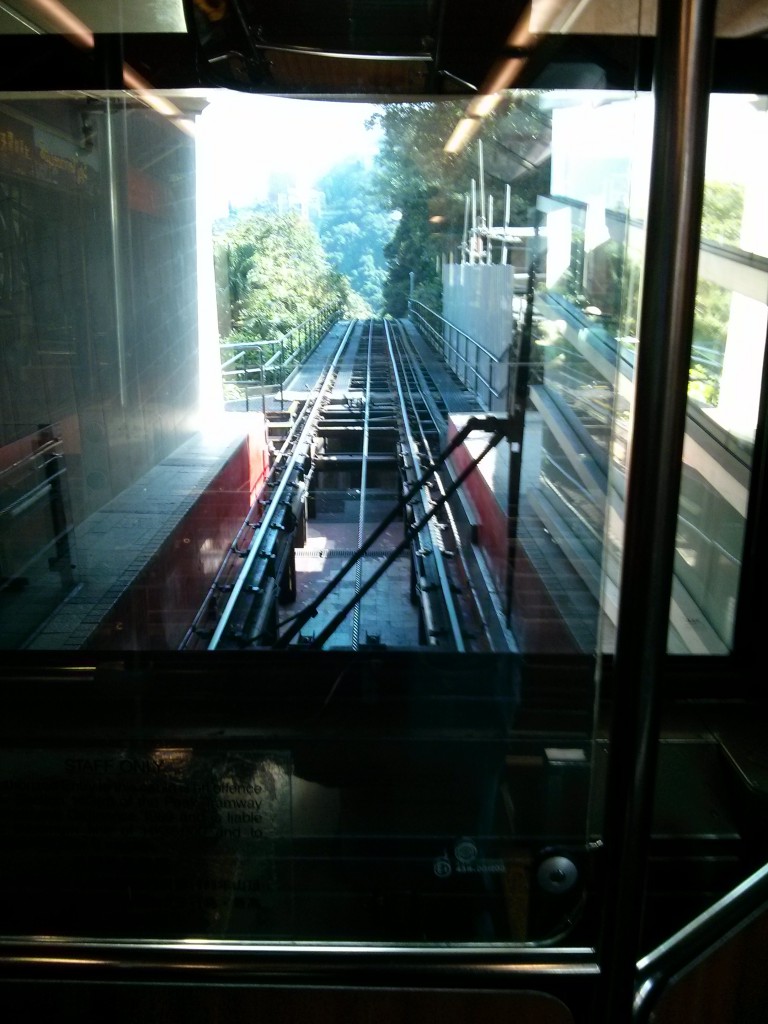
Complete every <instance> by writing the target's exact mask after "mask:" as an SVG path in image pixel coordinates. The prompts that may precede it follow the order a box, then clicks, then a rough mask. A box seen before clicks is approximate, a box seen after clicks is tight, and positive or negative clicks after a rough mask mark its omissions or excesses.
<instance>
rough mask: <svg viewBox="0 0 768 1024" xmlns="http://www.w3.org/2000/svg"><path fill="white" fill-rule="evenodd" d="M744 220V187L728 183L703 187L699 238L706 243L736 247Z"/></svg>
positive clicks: (710, 182)
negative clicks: (702, 208)
mask: <svg viewBox="0 0 768 1024" xmlns="http://www.w3.org/2000/svg"><path fill="white" fill-rule="evenodd" d="M743 219H744V186H743V185H737V184H735V183H734V182H730V181H708V182H706V183H705V185H704V210H703V213H702V218H701V237H702V238H703V239H706V241H708V242H719V243H720V244H722V245H738V244H739V238H740V236H741V224H742V220H743Z"/></svg>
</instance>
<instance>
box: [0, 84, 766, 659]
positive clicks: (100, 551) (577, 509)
mask: <svg viewBox="0 0 768 1024" xmlns="http://www.w3.org/2000/svg"><path fill="white" fill-rule="evenodd" d="M465 107H466V104H465V103H464V102H463V101H461V100H459V99H456V98H454V99H449V100H442V101H439V102H438V101H432V102H422V103H406V102H397V101H396V102H390V103H379V104H372V103H366V104H361V103H350V102H346V103H339V102H337V103H332V102H323V101H319V100H291V99H287V98H277V97H275V98H270V97H266V96H248V95H244V94H235V93H228V92H226V91H218V92H209V93H208V94H205V95H203V94H201V93H194V94H185V93H179V92H176V93H174V94H173V95H161V94H155V93H151V92H149V93H148V92H146V91H142V90H139V91H138V92H136V93H134V94H132V95H130V96H125V97H122V98H114V97H110V96H109V95H106V94H98V93H91V94H89V95H87V96H85V97H77V98H72V97H70V96H65V95H61V96H59V97H57V98H52V97H48V96H46V97H45V98H35V97H34V96H33V95H31V96H25V97H24V98H23V99H18V98H11V97H7V98H5V99H4V100H3V102H2V107H1V108H0V127H1V128H2V139H3V146H2V153H1V154H0V158H1V160H2V163H1V164H0V170H2V231H3V241H2V258H3V266H4V275H3V279H2V288H3V306H4V324H5V326H4V331H5V336H6V339H7V341H6V344H5V345H4V348H3V352H2V357H1V358H2V359H3V364H4V372H3V385H2V386H3V389H4V391H3V410H4V415H3V424H4V427H3V429H4V438H3V446H2V450H3V464H2V477H1V478H0V479H1V480H2V488H3V501H2V517H1V518H0V558H1V559H2V576H3V579H2V590H0V601H2V605H3V615H2V622H3V626H2V643H3V646H4V647H6V648H7V649H19V648H21V649H26V648H29V649H37V650H39V649H42V650H51V649H54V650H55V649H70V650H71V649H80V648H83V649H94V650H98V649H111V650H120V649H138V650H142V649H149V650H154V649H166V650H177V649H180V648H181V649H195V650H199V649H206V648H207V647H209V646H213V647H219V646H225V645H231V646H232V647H234V648H236V649H247V648H248V647H253V648H258V647H273V646H275V645H277V646H281V645H282V646H287V644H288V643H290V644H292V645H298V644H307V645H309V646H313V645H316V646H322V647H325V648H326V649H328V648H329V647H345V648H346V647H350V646H353V647H355V648H356V647H357V646H375V645H381V646H384V647H394V648H399V649H400V648H406V649H407V648H412V649H427V650H429V649H434V650H445V649H451V650H459V651H461V650H467V651H473V650H474V651H499V650H507V651H509V650H512V651H522V652H534V653H535V652H540V651H549V652H551V651H559V652H562V653H568V652H582V653H585V652H587V653H588V652H592V651H594V650H596V649H598V648H600V649H602V650H606V651H610V650H611V645H612V634H613V628H614V620H615V593H616V590H617V587H618V584H619V578H618V566H619V564H620V558H621V522H622V511H621V507H622V498H621V495H622V493H623V478H624V474H625V472H626V452H627V444H628V433H627V432H628V428H629V423H630V416H631V394H632V367H633V362H634V358H635V350H636V347H637V340H636V339H637V335H638V331H639V328H638V324H637V315H638V295H639V289H640V285H641V280H640V278H641V258H642V247H643V232H644V227H643V225H644V215H645V211H644V202H645V199H644V197H645V194H646V189H647V169H648V140H649V137H650V136H649V132H650V126H651V123H652V105H651V103H650V98H649V97H648V95H647V94H637V95H635V94H632V93H621V92H614V93H610V92H587V93H585V92H584V91H580V92H572V93H568V92H547V93H543V92H534V91H528V92H520V93H513V92H510V93H508V94H506V96H505V97H504V99H503V102H502V103H501V104H500V105H499V107H498V109H496V110H495V111H494V112H493V113H492V114H491V115H490V116H489V117H488V118H487V119H485V121H483V122H480V123H481V125H482V130H481V131H480V132H479V133H478V134H477V135H476V136H474V137H472V138H470V139H468V140H466V141H463V142H462V141H461V140H460V141H459V143H458V146H457V145H456V139H457V137H458V136H457V129H458V127H459V126H460V125H461V124H462V119H463V115H464V113H465ZM764 117H765V113H764V111H763V110H762V109H761V105H760V104H759V103H755V102H754V101H752V100H751V99H750V98H747V97H743V96H732V97H718V98H717V102H713V106H712V130H711V139H712V142H711V158H710V167H711V171H710V172H709V175H708V186H707V204H706V207H705V220H704V227H703V241H702V255H701V284H700V288H699V299H698V304H697V321H696V338H695V342H694V351H693V358H692V368H691V384H690V391H689V400H690V409H689V416H688V424H689V431H688V437H687V442H686V455H685V470H684V480H683V491H682V496H681V507H680V533H679V538H678V559H677V567H676V578H675V595H674V599H673V609H672V618H671V627H670V649H671V650H672V651H675V652H686V653H724V652H726V651H727V650H728V649H729V647H730V644H731V630H732V623H733V617H734V608H735V600H736V592H737V588H738V582H739V565H740V560H741V545H742V543H743V531H744V522H745V514H746V502H747V495H748V486H749V462H750V457H751V446H752V439H753V435H754V427H755V422H756V410H757V400H758V397H759V394H758V391H757V382H759V379H760V368H761V362H762V352H763V340H764V335H765V320H766V307H765V303H764V301H762V300H761V299H760V295H762V294H764V287H763V284H764V282H762V278H761V275H763V276H764V275H765V270H764V268H763V266H762V263H763V262H764V261H765V259H766V257H765V256H763V254H762V249H761V246H762V243H761V242H760V237H761V236H760V232H759V229H756V228H755V227H754V225H757V224H759V223H760V220H759V218H757V217H756V216H755V215H754V214H753V213H752V212H751V211H752V205H753V204H754V202H756V201H758V200H756V199H755V198H754V196H755V194H756V193H758V192H759V187H757V186H756V185H755V184H754V183H755V182H759V181H760V180H761V175H762V171H763V163H762V162H761V158H760V157H759V154H757V153H756V154H755V159H753V160H740V161H739V165H738V166H739V167H742V168H751V169H752V170H753V171H754V176H753V178H751V179H750V180H749V181H745V180H742V179H737V178H736V177H733V174H735V173H736V172H734V171H733V167H732V164H729V165H728V166H727V167H726V162H727V161H726V156H727V154H728V153H729V152H730V151H731V150H730V149H729V146H728V137H729V136H728V135H727V130H728V127H729V126H730V125H732V124H733V123H734V119H735V118H742V119H743V120H744V128H743V132H742V135H743V138H745V139H747V140H749V139H754V140H758V139H760V138H761V137H762V132H761V129H760V125H761V123H762V119H764ZM246 123H248V124H251V125H253V126H256V130H251V131H248V132H246V131H243V128H242V126H243V125H244V124H246ZM724 133H726V134H724ZM329 137H331V138H338V139H339V140H345V146H340V147H339V148H338V151H336V150H334V151H329V150H328V149H327V147H325V146H323V145H322V142H323V140H324V139H327V138H329ZM416 140H418V146H416V144H415V143H416ZM446 148H447V150H448V152H446ZM312 168H314V170H313V171H312ZM728 174H731V175H732V176H731V177H730V178H729V177H728ZM195 252H197V259H195ZM745 261H748V264H749V272H748V273H746V272H745V273H741V274H738V275H737V276H736V277H734V273H733V269H734V268H737V267H742V266H744V265H745ZM761 261H762V262H761ZM414 268H415V269H414ZM532 274H533V277H532V276H531V275H532ZM531 281H533V283H534V290H533V293H532V294H533V299H532V306H531V308H530V310H529V308H528V301H529V300H528V289H529V284H530V283H531ZM734 281H736V283H735V284H734ZM761 282H762V283H761ZM744 289H746V290H747V291H748V292H749V294H746V292H745V290H744ZM484 296H485V297H484ZM529 312H530V314H531V315H530V317H529V318H528V313H529ZM527 318H528V319H527ZM348 327H349V328H350V330H351V332H352V333H351V334H350V337H349V339H348V341H346V342H345V346H346V348H345V352H344V354H343V355H342V356H340V359H341V362H340V363H339V365H338V366H335V367H334V372H335V373H336V374H337V375H338V380H337V381H336V382H335V383H334V382H331V383H330V384H329V385H328V387H329V390H327V392H326V393H324V397H323V402H324V403H326V408H324V410H323V413H322V417H321V418H320V419H317V417H315V420H314V421H313V422H312V425H311V426H310V427H308V428H306V430H305V428H304V424H303V422H302V417H306V418H307V420H308V419H309V418H310V414H312V409H311V406H312V404H313V402H314V400H315V396H316V393H317V389H318V388H320V387H321V386H323V385H322V381H323V380H324V379H325V378H323V377H322V373H323V371H324V370H325V369H327V367H328V365H329V363H330V361H331V359H332V358H333V352H334V351H335V349H334V345H336V344H338V343H340V342H341V340H342V337H343V334H344V331H345V330H346V329H347V328H348ZM321 340H322V344H319V345H318V343H319V342H320V341H321ZM316 346H317V347H316ZM526 347H527V351H528V359H527V360H526V359H523V360H521V359H520V353H521V352H524V351H525V350H526ZM390 354H391V355H393V356H395V357H396V360H397V361H396V362H395V363H394V364H393V365H391V366H389V367H386V366H384V364H383V363H382V360H383V359H385V358H387V359H388V358H389V355H390ZM510 355H511V358H510ZM366 359H370V361H369V362H366ZM366 375H367V376H366ZM521 379H522V386H523V387H524V388H525V389H526V395H527V400H526V402H525V403H524V406H525V408H524V419H523V420H522V422H521V424H520V426H519V429H520V431H521V435H520V439H519V441H518V440H515V439H510V437H509V436H505V437H503V438H501V439H500V440H498V439H497V440H498V444H496V445H495V446H494V447H493V448H492V449H491V450H490V451H489V452H488V454H487V455H486V456H485V458H484V460H483V461H481V462H480V463H479V466H478V469H477V470H476V471H475V472H474V473H472V474H471V475H470V476H469V477H468V478H467V480H466V483H465V484H464V486H463V487H462V489H461V493H460V496H459V497H458V498H456V499H454V501H453V502H452V503H450V504H447V505H446V509H445V511H439V512H438V513H434V515H433V518H430V519H427V517H428V515H429V513H430V510H431V508H432V506H433V504H434V502H435V497H436V495H437V497H438V498H439V497H440V494H442V492H444V491H445V490H446V489H448V488H450V487H451V485H452V483H453V481H454V480H455V479H456V477H457V476H458V474H459V473H460V472H461V470H462V469H463V468H465V467H466V465H467V463H468V462H469V461H470V460H471V459H472V458H474V457H475V456H476V455H477V453H478V451H479V450H480V449H481V448H482V447H483V446H484V442H483V438H484V437H485V441H488V440H489V439H490V440H491V441H493V440H494V438H493V436H492V435H491V434H489V433H488V432H486V434H485V435H484V434H483V431H482V430H478V431H477V432H476V433H474V434H472V435H470V438H469V440H468V441H467V442H466V444H463V445H461V446H460V447H459V448H458V449H457V450H456V452H455V453H454V454H453V455H452V457H451V458H449V459H447V460H446V464H445V467H444V468H443V469H442V472H441V473H438V474H437V475H436V477H435V479H434V480H431V481H428V482H427V483H426V484H425V485H424V487H423V489H422V490H419V489H418V488H416V490H415V491H414V494H412V495H411V496H410V498H409V501H408V503H401V506H400V507H399V509H398V502H399V501H401V500H402V497H403V493H404V492H406V491H408V490H409V488H412V487H413V484H414V481H416V480H417V479H418V478H419V477H420V476H422V475H423V474H424V473H425V471H426V467H427V465H428V464H430V463H431V462H434V461H435V460H438V459H439V457H440V453H441V452H442V450H443V449H444V448H445V447H446V445H448V444H449V443H450V442H451V439H452V438H453V437H455V435H456V433H457V432H458V431H459V430H460V429H461V428H462V426H463V424H465V423H466V422H467V417H468V416H470V415H475V416H479V417H483V416H485V417H488V416H490V417H493V416H497V417H498V416H505V415H506V414H507V411H508V407H509V401H510V400H509V395H510V393H511V392H512V391H513V389H514V388H515V387H518V386H520V381H521ZM745 382H750V383H749V385H747V383H745ZM747 386H749V387H751V388H752V391H749V392H748V391H746V390H745V388H746V387H747ZM366 389H368V390H367V391H366ZM425 394H426V395H427V396H428V400H427V401H426V403H424V407H423V409H422V410H421V411H420V412H417V411H416V406H415V403H416V402H417V400H418V402H420V403H422V402H423V398H422V396H423V395H425ZM366 396H367V397H366ZM429 396H436V397H429ZM308 399H309V401H308ZM312 415H314V414H312ZM489 422H490V421H489ZM214 423H216V424H217V430H218V433H217V434H216V435H215V436H214V433H213V432H212V431H211V429H210V428H211V427H212V425H213V424H214ZM200 428H203V429H200ZM302 430H304V435H302ZM520 442H522V443H520ZM297 446H298V448H299V449H300V452H301V458H300V459H299V458H297V457H295V451H294V449H295V448H296V447H297ZM302 446H303V447H302ZM521 449H522V452H521ZM364 450H365V457H364ZM302 460H303V461H302ZM702 460H703V461H702ZM275 461H277V470H278V471H279V472H282V468H283V466H284V465H286V464H288V463H289V462H290V463H291V465H292V467H293V468H292V469H291V472H292V473H294V474H295V479H293V480H292V482H291V484H290V487H291V491H290V500H289V501H288V503H287V504H285V503H284V505H283V506H281V508H283V507H284V508H286V509H288V512H287V513H286V514H287V515H289V519H288V520H287V521H286V522H283V518H282V517H283V512H282V511H281V512H280V513H279V518H278V520H277V521H276V522H275V523H274V526H273V527H272V528H271V532H270V531H269V530H267V528H266V527H265V526H263V518H262V517H266V516H267V513H268V512H269V503H268V502H267V500H266V499H267V498H269V497H270V496H271V495H273V494H274V493H275V491H276V490H277V489H278V487H279V485H278V483H277V482H276V481H277V480H278V473H277V472H275V474H274V475H273V477H272V481H271V482H270V480H269V479H268V478H269V474H270V472H271V470H270V462H272V463H274V462H275ZM364 466H365V468H363V467H364ZM182 467H183V469H182ZM713 467H714V468H713ZM393 510H394V514H393ZM510 514H511V515H512V516H513V520H512V521H513V522H514V526H515V530H514V531H513V532H514V536H512V538H511V542H512V543H511V548H510V546H509V543H508V536H507V535H508V532H509V531H508V526H507V523H508V521H509V520H508V516H509V515H510ZM270 515H271V512H270ZM387 517H390V518H389V521H388V522H387ZM422 519H424V520H425V522H424V524H422V526H421V532H420V533H418V534H417V533H416V532H415V527H416V526H417V525H418V524H419V521H420V520H422ZM382 522H384V527H382V526H381V524H382ZM260 524H261V525H260ZM409 528H414V532H413V533H412V535H411V534H409V533H408V532H407V531H408V530H409ZM379 529H381V533H380V534H377V535H376V537H375V542H373V543H371V544H370V545H369V547H368V548H367V549H366V550H365V551H364V553H363V555H362V556H361V557H360V558H358V559H357V560H355V558H356V555H355V553H356V552H359V551H360V549H361V546H363V545H364V544H365V543H366V542H367V541H368V539H369V538H370V537H371V535H372V534H374V532H375V531H376V530H379ZM286 536H287V537H288V538H289V540H288V542H286V543H283V544H275V542H274V538H275V537H277V538H278V539H280V540H284V538H285V537H286ZM254 538H255V539H256V540H258V542H259V543H262V544H266V545H268V546H269V545H273V547H272V548H270V550H269V551H266V550H265V551H263V552H262V553H261V556H260V557H262V558H263V557H264V556H266V555H267V554H270V555H271V556H272V557H273V558H276V560H277V564H278V566H279V571H278V573H277V575H275V573H274V572H272V573H271V574H267V575H264V574H263V572H262V569H263V565H262V567H261V568H259V566H260V563H259V559H256V558H255V556H254V555H251V557H250V560H249V558H248V557H247V556H248V552H249V551H250V550H251V548H252V547H253V544H252V541H253V540H254ZM248 561H250V563H251V566H253V565H254V564H255V566H256V568H255V569H254V568H251V569H250V570H249V571H252V572H256V573H257V575H258V574H260V575H259V578H258V579H249V582H248V583H247V584H244V583H243V582H242V581H243V580H244V579H246V574H242V573H241V572H240V570H241V569H242V568H243V564H244V562H248ZM384 562H388V564H387V566H386V567H385V569H384V570H383V571H382V572H381V576H380V582H376V584H375V585H374V586H370V587H368V588H366V584H367V581H368V579H369V578H370V577H371V576H372V575H373V574H374V573H376V572H377V571H378V570H379V568H380V567H381V566H382V565H383V563H384ZM340 571H341V574H340ZM238 579H240V583H238ZM377 579H378V577H377ZM334 580H336V583H335V584H334V583H333V581H334ZM246 586H247V588H248V589H250V590H256V591H260V592H261V593H262V594H266V595H267V598H268V608H267V609H266V610H265V609H263V608H261V606H260V605H259V604H258V602H257V601H255V599H253V598H252V599H251V601H250V603H249V605H248V608H247V610H245V611H243V610H242V608H240V609H235V611H234V612H232V616H233V618H232V621H231V623H230V624H229V625H227V626H226V627H224V626H222V625H220V623H221V621H222V613H223V610H224V609H226V608H227V605H228V600H229V595H231V592H232V590H233V589H235V590H239V591H243V589H244V588H245V587H246ZM361 589H362V590H363V595H360V591H361ZM457 594H458V595H460V596H459V597H456V595H457ZM318 597H320V598H321V600H318ZM265 600H266V599H265ZM232 607H234V605H232ZM243 607H245V606H243ZM344 608H346V613H345V614H344V615H342V617H341V618H339V615H340V614H341V613H342V611H343V609H344ZM532 608H533V609H534V610H533V611H531V609H532ZM307 609H309V611H307ZM229 614H230V612H227V615H229ZM334 622H335V623H336V624H335V626H334V625H333V623H334ZM254 623H255V624H254ZM297 623H298V625H297ZM329 624H330V625H329ZM286 636H287V637H288V639H287V640H286ZM318 638H319V640H318Z"/></svg>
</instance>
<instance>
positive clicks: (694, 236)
mask: <svg viewBox="0 0 768 1024" xmlns="http://www.w3.org/2000/svg"><path fill="white" fill-rule="evenodd" d="M657 6H658V28H657V37H656V55H655V67H654V84H653V90H654V95H655V106H656V115H655V127H654V138H653V154H652V165H651V187H650V196H649V206H648V227H647V236H646V252H645V275H644V284H643V299H642V308H641V317H640V344H639V346H638V360H637V365H636V370H635V398H634V403H633V417H634V419H633V432H632V443H631V450H630V460H629V467H630V468H629V480H628V489H627V500H626V514H625V530H624V559H623V567H622V579H621V591H620V595H619V613H618V626H617V637H616V654H615V659H614V673H613V690H612V697H613V701H612V707H613V712H612V714H613V718H612V722H611V731H610V747H609V762H608V776H607V786H606V800H605V829H604V842H605V863H604V875H603V884H604V891H603V924H602V934H601V944H600V960H601V972H602V974H603V978H604V984H603V985H601V986H600V990H599V995H598V1005H597V1007H596V1010H597V1012H596V1014H595V1017H594V1020H595V1021H596V1022H600V1024H621V1022H624V1021H627V1022H628V1021H630V1019H631V1015H632V1004H633V987H634V975H635V962H636V961H637V959H638V956H639V953H640V943H641V937H642V921H643V896H644V888H645V880H646V869H647V857H648V849H649V834H650V828H651V820H652V811H653V792H654V781H655V772H656V756H657V747H658V737H659V727H660V718H661V702H662V701H661V698H662V694H661V682H662V678H661V677H662V668H663V665H664V661H665V657H666V644H667V633H668V629H669V607H670V596H671V589H672V572H673V563H674V546H675V533H676V526H677V508H678V497H679V490H680V477H681V467H682V451H683V440H684V436H685V412H686V392H687V383H688V370H689V364H690V350H691V337H692V329H693V314H694V300H695V294H696V278H697V271H698V253H699V239H700V230H701V207H702V197H703V191H704V168H705V157H706V134H707V118H708V103H709V91H710V80H711V72H712V59H713V49H714V23H715V7H716V0H676V2H672V0H659V3H658V5H657Z"/></svg>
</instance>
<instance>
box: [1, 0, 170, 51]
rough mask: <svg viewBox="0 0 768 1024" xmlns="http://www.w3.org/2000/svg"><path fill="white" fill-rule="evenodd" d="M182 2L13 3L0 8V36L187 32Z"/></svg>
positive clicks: (85, 0) (19, 0) (39, 0)
mask: <svg viewBox="0 0 768 1024" xmlns="http://www.w3.org/2000/svg"><path fill="white" fill-rule="evenodd" d="M186 30H187V26H186V21H185V18H184V0H109V2H108V3H105V2H104V0H67V3H66V4H64V3H60V2H59V0H14V2H13V3H8V4H3V5H2V7H0V34H3V35H4V34H8V35H41V34H48V33H50V34H53V35H59V34H61V35H64V36H69V37H71V38H73V39H80V41H81V43H82V41H84V40H85V39H87V37H88V36H89V35H91V34H93V33H111V34H118V33H119V34H125V33H133V32H186Z"/></svg>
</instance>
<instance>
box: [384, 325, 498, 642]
mask: <svg viewBox="0 0 768 1024" xmlns="http://www.w3.org/2000/svg"><path fill="white" fill-rule="evenodd" d="M396 334H399V342H398V344H399V345H400V347H401V348H402V350H403V351H404V352H407V351H408V349H409V348H411V345H410V342H409V339H408V337H407V335H406V333H405V331H404V330H403V328H402V326H401V325H400V324H397V329H396ZM409 361H410V364H411V370H412V372H413V375H414V377H415V379H416V381H417V383H418V384H419V386H420V388H421V394H422V396H423V397H424V399H425V401H426V404H427V412H428V415H429V418H430V419H431V420H432V422H433V424H434V425H435V429H436V430H438V431H439V430H440V429H441V427H444V425H445V424H444V422H441V423H439V422H438V421H437V419H436V415H439V414H437V413H436V411H435V410H434V408H433V403H432V402H431V401H430V400H429V399H428V390H427V382H426V380H425V377H424V373H423V371H422V369H421V367H420V366H419V361H418V358H417V357H416V355H415V352H414V351H413V349H412V348H411V352H410V354H409ZM408 392H409V396H410V397H411V401H412V402H413V396H412V392H411V386H410V384H408ZM419 433H420V434H421V443H422V445H423V446H424V451H425V453H426V455H427V458H428V460H429V462H430V463H432V462H433V455H432V448H431V446H430V443H429V439H428V438H427V435H426V432H425V430H424V424H423V421H422V420H421V418H419ZM435 486H436V487H437V490H438V491H439V493H440V495H441V497H442V498H444V497H445V486H444V484H443V479H442V477H441V475H440V474H439V473H436V474H435ZM444 510H445V518H446V520H447V523H446V526H447V528H448V529H449V530H450V532H451V536H452V537H453V541H454V551H453V552H450V553H448V552H446V551H445V543H444V541H442V539H441V547H442V550H443V552H444V553H446V554H448V557H454V558H456V560H457V564H458V565H460V566H461V571H462V574H463V578H464V580H463V589H464V593H465V594H468V595H469V596H470V597H471V602H472V608H473V610H474V613H475V616H476V617H477V620H478V621H479V624H480V626H481V628H482V631H483V635H484V636H485V637H486V640H487V641H488V640H489V637H490V632H489V628H488V623H487V622H486V619H485V615H484V614H483V610H482V608H481V605H480V600H479V598H478V595H477V590H476V588H475V586H474V584H473V583H472V578H471V574H470V571H469V566H468V564H467V559H466V556H465V555H464V551H463V548H462V544H461V539H460V537H459V531H458V527H457V526H456V519H455V517H454V515H453V511H452V509H451V506H450V505H449V504H447V503H446V504H445V505H444ZM454 564H456V563H454Z"/></svg>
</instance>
